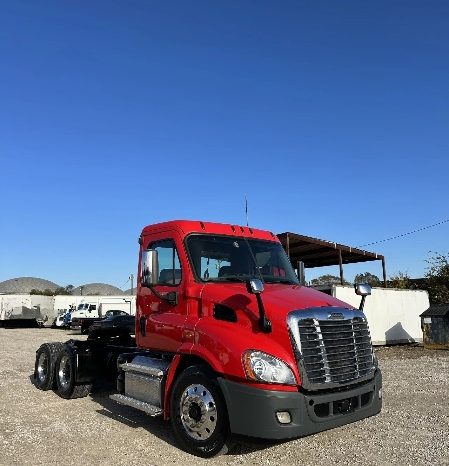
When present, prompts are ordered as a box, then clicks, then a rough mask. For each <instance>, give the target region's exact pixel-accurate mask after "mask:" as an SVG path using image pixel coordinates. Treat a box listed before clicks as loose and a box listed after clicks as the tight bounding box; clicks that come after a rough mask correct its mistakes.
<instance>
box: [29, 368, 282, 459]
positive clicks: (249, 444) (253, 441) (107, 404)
mask: <svg viewBox="0 0 449 466" xmlns="http://www.w3.org/2000/svg"><path fill="white" fill-rule="evenodd" d="M29 380H30V383H31V384H32V385H35V383H34V374H33V373H31V374H30V375H29ZM113 393H116V391H115V390H114V384H112V383H108V382H101V383H96V384H95V385H94V386H93V387H92V391H91V393H90V395H89V397H90V398H91V399H92V401H94V402H95V403H98V404H99V405H100V406H101V408H100V409H97V410H96V411H97V413H98V414H101V415H102V416H106V417H108V418H109V419H112V420H114V421H117V422H120V423H122V424H124V425H126V426H127V427H131V428H135V429H137V428H143V429H145V430H146V431H147V432H148V433H149V434H152V435H155V436H156V437H157V438H159V439H160V440H162V441H163V442H165V443H167V444H168V445H171V446H172V447H174V448H176V449H179V445H178V444H177V443H176V441H175V439H174V437H173V434H172V430H171V426H170V423H169V422H167V421H164V420H163V419H162V418H161V417H151V416H148V415H147V414H145V413H144V412H142V411H139V410H137V409H134V408H131V407H129V406H124V405H121V404H119V403H116V402H115V401H113V400H111V399H110V398H109V395H112V394H113ZM282 443H286V441H282V440H279V441H276V440H273V441H271V440H264V439H257V438H252V437H245V436H243V435H235V436H233V446H232V448H231V449H230V451H229V452H228V453H227V456H239V455H246V454H249V453H254V452H257V451H261V450H265V449H267V448H270V447H273V446H276V445H279V444H282Z"/></svg>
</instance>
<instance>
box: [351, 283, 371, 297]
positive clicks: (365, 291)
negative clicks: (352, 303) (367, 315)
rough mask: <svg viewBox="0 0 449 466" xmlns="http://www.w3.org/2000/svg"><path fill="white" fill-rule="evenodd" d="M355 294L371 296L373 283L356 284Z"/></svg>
mask: <svg viewBox="0 0 449 466" xmlns="http://www.w3.org/2000/svg"><path fill="white" fill-rule="evenodd" d="M354 289H355V294H356V295H359V296H369V295H370V294H371V285H370V284H369V283H356V284H354Z"/></svg>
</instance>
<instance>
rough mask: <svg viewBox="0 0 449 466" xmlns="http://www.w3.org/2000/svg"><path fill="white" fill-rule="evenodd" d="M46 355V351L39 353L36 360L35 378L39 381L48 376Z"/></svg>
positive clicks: (42, 381)
mask: <svg viewBox="0 0 449 466" xmlns="http://www.w3.org/2000/svg"><path fill="white" fill-rule="evenodd" d="M48 365H49V364H48V356H47V354H46V353H41V354H40V355H39V359H38V360H37V378H38V379H39V382H41V383H44V382H45V381H46V380H47V376H48Z"/></svg>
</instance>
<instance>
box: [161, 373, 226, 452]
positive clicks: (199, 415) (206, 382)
mask: <svg viewBox="0 0 449 466" xmlns="http://www.w3.org/2000/svg"><path fill="white" fill-rule="evenodd" d="M170 420H171V425H172V428H173V432H174V435H175V438H176V440H177V441H178V442H179V444H180V445H181V446H182V448H184V450H185V451H187V452H188V453H191V454H193V455H196V456H200V457H202V458H210V457H212V456H216V455H220V454H225V453H227V451H228V449H229V446H230V443H229V442H230V430H229V421H228V414H227V409H226V403H225V401H224V398H223V395H222V393H221V390H220V387H219V386H218V383H217V381H216V379H215V377H214V376H213V374H211V373H210V371H209V370H208V369H207V367H203V366H191V367H188V368H187V369H185V370H184V371H183V372H182V373H181V374H180V375H179V377H178V378H177V380H176V381H175V383H174V385H173V389H172V393H171V398H170Z"/></svg>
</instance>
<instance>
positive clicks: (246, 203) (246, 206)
mask: <svg viewBox="0 0 449 466" xmlns="http://www.w3.org/2000/svg"><path fill="white" fill-rule="evenodd" d="M245 214H246V226H249V223H248V198H247V197H246V194H245Z"/></svg>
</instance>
